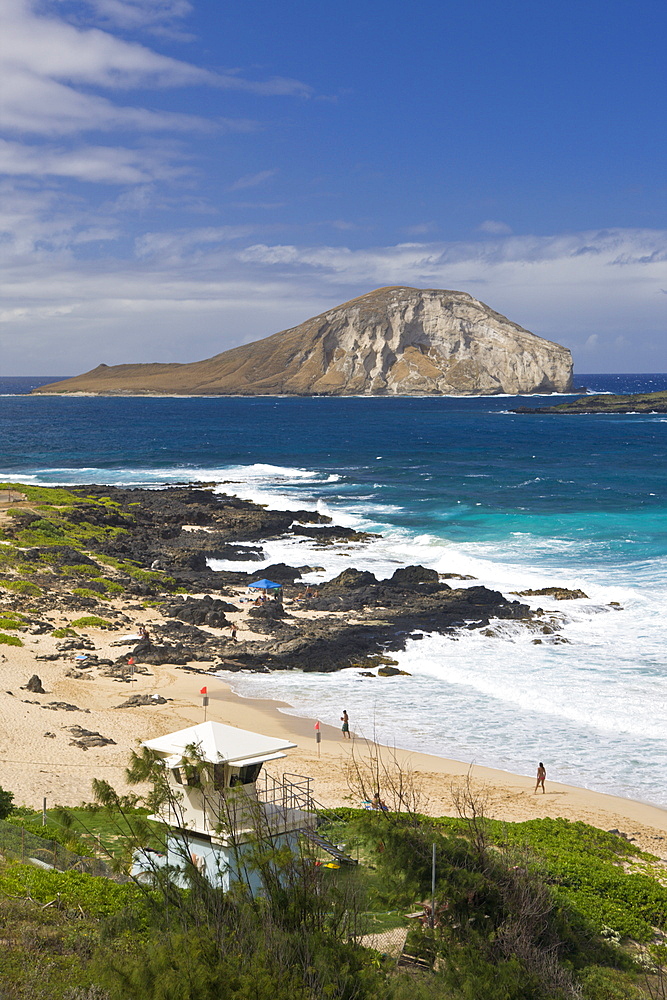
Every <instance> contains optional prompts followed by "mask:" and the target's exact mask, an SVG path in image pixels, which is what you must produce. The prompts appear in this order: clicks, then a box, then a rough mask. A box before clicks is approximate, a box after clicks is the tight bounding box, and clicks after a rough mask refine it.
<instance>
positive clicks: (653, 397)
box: [511, 392, 667, 415]
mask: <svg viewBox="0 0 667 1000" xmlns="http://www.w3.org/2000/svg"><path fill="white" fill-rule="evenodd" d="M511 412H512V413H533V414H534V413H538V414H539V413H547V414H555V415H558V414H562V415H568V414H572V415H574V414H578V413H667V392H637V393H631V394H629V395H625V396H620V395H614V394H613V393H600V394H598V395H596V396H582V397H580V398H579V399H575V400H572V401H571V402H568V403H557V404H556V405H555V406H539V407H538V406H519V407H517V409H515V410H512V411H511Z"/></svg>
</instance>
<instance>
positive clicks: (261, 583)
mask: <svg viewBox="0 0 667 1000" xmlns="http://www.w3.org/2000/svg"><path fill="white" fill-rule="evenodd" d="M250 587H254V588H255V590H280V589H281V587H282V584H281V583H274V582H273V580H257V581H256V582H255V583H249V584H248V589H250Z"/></svg>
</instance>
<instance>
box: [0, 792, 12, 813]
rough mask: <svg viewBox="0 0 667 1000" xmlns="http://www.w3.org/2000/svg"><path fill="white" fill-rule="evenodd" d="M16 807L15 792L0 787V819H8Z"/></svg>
mask: <svg viewBox="0 0 667 1000" xmlns="http://www.w3.org/2000/svg"><path fill="white" fill-rule="evenodd" d="M13 808H14V793H13V792H8V791H6V790H5V789H4V788H1V787H0V820H3V819H6V818H7V816H9V814H10V813H11V812H12V810H13Z"/></svg>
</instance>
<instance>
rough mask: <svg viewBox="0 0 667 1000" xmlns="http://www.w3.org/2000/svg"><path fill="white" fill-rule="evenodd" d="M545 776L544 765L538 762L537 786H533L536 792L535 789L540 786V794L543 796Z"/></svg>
mask: <svg viewBox="0 0 667 1000" xmlns="http://www.w3.org/2000/svg"><path fill="white" fill-rule="evenodd" d="M546 776H547V769H546V767H545V766H544V764H543V763H542V761H540V763H539V764H538V765H537V784H536V785H535V791H537V789H538V788H539V787H540V785H541V786H542V794H543V795H544V794H545V791H544V779H545V778H546Z"/></svg>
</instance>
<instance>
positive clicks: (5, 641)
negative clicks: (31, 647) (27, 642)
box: [0, 632, 23, 646]
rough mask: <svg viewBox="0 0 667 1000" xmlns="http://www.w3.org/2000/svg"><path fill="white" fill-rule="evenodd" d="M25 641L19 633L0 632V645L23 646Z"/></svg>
mask: <svg viewBox="0 0 667 1000" xmlns="http://www.w3.org/2000/svg"><path fill="white" fill-rule="evenodd" d="M22 645H23V643H22V642H21V640H20V639H19V637H18V636H17V635H7V633H6V632H0V646H22Z"/></svg>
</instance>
